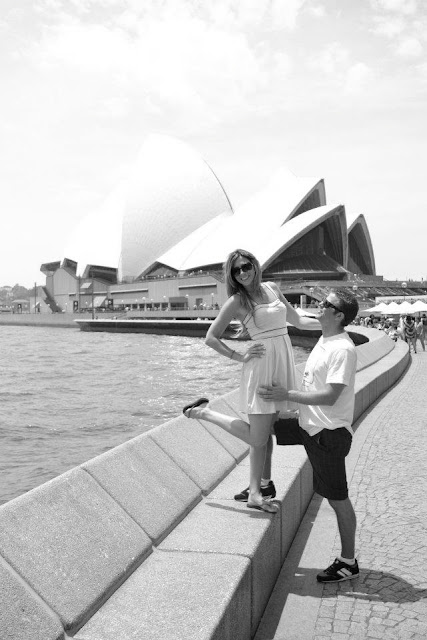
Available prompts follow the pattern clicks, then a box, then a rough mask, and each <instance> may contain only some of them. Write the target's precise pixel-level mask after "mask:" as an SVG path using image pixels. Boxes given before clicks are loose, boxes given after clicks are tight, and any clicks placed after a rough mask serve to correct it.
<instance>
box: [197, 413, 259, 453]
mask: <svg viewBox="0 0 427 640" xmlns="http://www.w3.org/2000/svg"><path fill="white" fill-rule="evenodd" d="M186 416H187V418H194V419H196V420H206V421H207V422H212V424H216V425H217V427H221V429H224V431H227V432H228V433H231V435H233V436H235V437H236V438H239V440H243V442H246V444H252V440H251V431H250V426H249V422H245V421H244V420H241V419H239V418H232V417H231V416H227V415H226V414H225V413H218V411H212V409H209V407H207V406H204V407H196V408H194V409H189V410H188V412H186Z"/></svg>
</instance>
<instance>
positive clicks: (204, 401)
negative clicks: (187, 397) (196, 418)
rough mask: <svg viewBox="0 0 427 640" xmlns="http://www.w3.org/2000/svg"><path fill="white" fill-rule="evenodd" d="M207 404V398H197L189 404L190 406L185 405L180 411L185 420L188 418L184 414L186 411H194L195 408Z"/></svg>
mask: <svg viewBox="0 0 427 640" xmlns="http://www.w3.org/2000/svg"><path fill="white" fill-rule="evenodd" d="M208 402H209V400H208V399H207V398H199V399H198V400H196V401H195V402H190V404H186V405H185V407H184V408H183V410H182V413H183V414H184V415H185V417H186V418H189V417H190V416H187V415H186V413H185V412H186V411H188V410H189V409H195V408H196V407H200V405H201V404H208Z"/></svg>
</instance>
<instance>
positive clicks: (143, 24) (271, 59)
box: [27, 0, 304, 126]
mask: <svg viewBox="0 0 427 640" xmlns="http://www.w3.org/2000/svg"><path fill="white" fill-rule="evenodd" d="M303 2H304V0H295V1H294V2H290V3H287V2H286V3H283V2H279V1H275V2H273V3H268V2H255V1H248V3H247V4H246V3H245V4H244V5H240V4H237V5H236V3H235V2H231V1H226V0H222V1H220V2H218V3H212V5H207V7H208V8H207V9H206V8H205V13H203V11H202V10H201V8H200V5H199V4H198V3H191V2H190V3H182V4H176V3H174V4H173V5H172V4H169V3H164V4H161V3H158V4H157V5H156V10H155V11H154V13H152V14H149V15H148V14H145V13H143V12H142V11H141V10H139V9H134V8H133V6H132V5H131V4H128V5H127V9H126V11H124V12H123V11H122V12H121V13H119V14H118V15H117V16H116V18H115V19H114V20H112V21H111V23H109V22H108V21H107V22H104V24H99V23H93V22H91V21H87V20H83V19H81V18H80V16H77V15H76V13H77V12H75V14H74V15H73V16H71V15H67V16H66V18H64V16H63V14H62V13H60V14H58V15H60V20H58V22H57V23H55V24H49V25H46V26H45V27H44V29H43V33H42V37H41V39H40V41H39V42H36V43H34V44H33V46H32V47H31V48H30V49H29V50H28V51H27V58H28V60H29V61H30V62H31V64H32V65H35V66H36V67H37V69H38V71H41V72H42V73H44V74H45V75H46V77H51V78H52V79H53V78H57V77H58V74H59V75H61V77H63V78H66V77H68V78H69V87H70V92H71V91H72V87H73V84H75V83H77V84H78V86H79V88H80V89H81V88H82V87H88V90H87V91H86V92H85V98H84V99H85V100H86V105H85V104H84V103H82V102H80V103H79V104H77V103H75V102H74V101H73V99H72V98H70V102H69V106H70V108H71V107H72V105H73V104H75V106H76V108H77V109H81V108H84V109H86V110H88V111H90V112H92V113H96V112H97V111H98V113H99V115H100V116H102V117H108V116H109V115H110V116H111V117H112V118H116V119H117V118H120V117H123V118H124V117H127V116H128V114H129V111H130V108H131V105H133V108H134V109H137V108H138V105H140V106H141V107H142V108H143V109H144V111H145V110H146V109H147V107H148V112H149V114H151V115H154V116H156V115H157V116H159V115H160V114H162V113H163V114H166V113H169V114H171V115H172V114H173V113H174V112H175V118H177V121H179V122H180V124H181V125H183V124H184V121H185V120H187V121H188V122H189V123H191V126H194V123H195V122H196V121H197V122H199V123H200V124H201V126H211V125H212V124H215V123H217V122H218V121H223V120H227V119H229V118H233V117H236V116H237V114H239V115H240V116H242V115H244V113H245V112H249V111H251V110H258V109H260V108H261V109H262V108H264V107H265V106H266V105H265V102H266V101H267V99H268V97H269V96H270V95H271V90H270V87H272V86H273V87H274V89H275V91H278V93H279V95H280V92H281V91H283V92H284V91H285V85H284V80H285V79H286V77H287V76H288V74H289V72H290V69H291V68H292V64H291V60H290V57H289V56H288V55H287V54H286V52H285V51H283V47H282V46H280V47H277V46H276V47H275V46H270V45H267V44H266V41H265V38H263V35H262V34H263V32H262V29H264V30H265V29H267V30H272V29H279V28H288V27H290V26H291V25H293V24H294V23H295V20H296V17H297V14H298V11H299V8H300V7H301V6H302V5H303ZM111 5H112V6H113V5H114V7H115V8H117V3H116V2H115V1H114V0H111ZM165 5H168V7H169V10H168V11H165ZM44 6H45V7H46V3H44ZM89 6H92V5H91V3H89V2H87V3H86V2H85V1H84V0H78V2H77V1H76V0H74V2H73V7H74V8H77V9H78V13H82V12H84V10H86V9H87V8H88V7H89ZM143 6H144V7H145V8H146V5H145V3H144V5H143ZM61 11H62V8H61ZM207 14H208V17H209V19H207ZM242 16H244V18H245V20H246V22H247V23H251V24H252V27H253V28H252V31H251V30H250V29H249V30H248V29H247V30H243V29H241V28H240V27H239V28H238V25H239V24H240V23H239V20H240V19H241V17H242ZM258 19H260V20H261V32H260V23H259V22H258ZM79 94H80V95H82V91H80V92H79ZM279 103H280V100H279ZM270 108H271V107H270ZM177 111H179V114H177V113H176V112H177Z"/></svg>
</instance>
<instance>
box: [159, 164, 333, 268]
mask: <svg viewBox="0 0 427 640" xmlns="http://www.w3.org/2000/svg"><path fill="white" fill-rule="evenodd" d="M315 188H319V189H320V190H321V201H322V200H324V189H323V181H322V180H319V178H297V177H296V176H294V175H293V174H292V173H291V172H290V171H288V170H287V169H285V168H281V169H279V171H277V172H276V173H275V174H274V175H273V177H272V178H271V180H270V182H269V184H268V185H267V186H266V187H265V188H264V189H262V190H261V191H259V192H258V193H256V194H255V195H254V196H253V197H252V198H251V199H250V200H248V201H247V202H246V203H245V204H243V205H242V206H241V207H239V208H238V209H237V210H236V211H235V213H234V214H233V215H228V216H221V217H218V218H216V219H215V220H214V221H212V223H208V224H205V225H204V226H203V227H201V228H200V229H198V230H197V231H196V232H194V233H193V234H191V236H189V237H187V238H185V239H184V240H183V241H182V242H179V243H177V244H176V245H175V246H174V247H173V248H172V249H170V250H169V251H167V252H166V253H164V254H161V255H159V256H158V258H157V259H156V261H157V262H160V263H162V264H165V265H167V266H169V267H171V268H173V269H176V270H178V271H181V270H183V271H188V270H191V269H195V268H197V267H200V266H203V265H208V264H217V263H222V262H224V261H225V259H226V257H227V255H228V254H229V253H230V252H231V251H233V250H234V249H236V247H240V248H243V249H247V250H248V251H252V252H253V253H254V254H255V255H256V256H257V257H258V254H259V251H257V249H258V248H259V247H260V245H262V242H261V239H262V238H266V237H269V236H270V235H271V234H273V235H274V234H276V233H277V232H278V230H279V229H280V228H281V227H282V226H283V225H285V226H286V227H287V226H288V224H289V223H290V222H291V220H290V218H292V215H293V213H294V212H295V210H296V209H297V208H298V207H299V205H300V204H301V203H302V202H303V201H304V199H305V197H306V196H307V195H309V194H310V193H311V192H312V191H313V190H314V189H315ZM322 193H323V198H322ZM320 209H322V207H318V208H317V209H316V211H318V210H320ZM303 215H304V214H300V215H298V216H296V218H294V219H293V220H292V222H293V221H294V220H299V218H301V217H302V216H303ZM287 221H288V222H287ZM285 223H286V224H285ZM294 226H298V223H295V224H294ZM258 259H259V258H258Z"/></svg>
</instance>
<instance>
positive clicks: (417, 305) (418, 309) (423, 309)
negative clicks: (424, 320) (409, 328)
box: [412, 300, 427, 313]
mask: <svg viewBox="0 0 427 640" xmlns="http://www.w3.org/2000/svg"><path fill="white" fill-rule="evenodd" d="M412 313H427V302H426V301H425V300H417V301H416V302H414V304H413V305H412Z"/></svg>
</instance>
